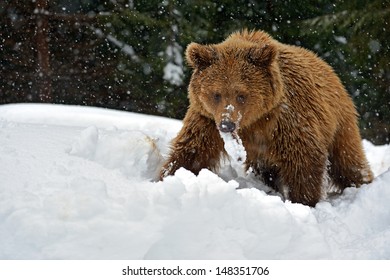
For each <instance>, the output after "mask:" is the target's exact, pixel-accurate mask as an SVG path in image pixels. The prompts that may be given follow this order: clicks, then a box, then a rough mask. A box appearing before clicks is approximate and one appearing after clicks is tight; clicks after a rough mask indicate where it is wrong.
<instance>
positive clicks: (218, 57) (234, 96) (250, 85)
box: [186, 40, 283, 132]
mask: <svg viewBox="0 0 390 280" xmlns="http://www.w3.org/2000/svg"><path fill="white" fill-rule="evenodd" d="M231 41H232V40H230V41H225V42H223V43H221V44H216V45H200V44H197V43H191V44H190V45H188V47H187V50H186V59H187V62H188V64H189V65H190V66H191V67H192V68H193V74H192V77H191V82H190V85H189V98H190V103H191V105H190V106H194V108H195V109H196V110H199V112H200V113H201V114H202V115H205V116H206V117H209V118H212V119H213V120H214V121H215V123H216V125H217V128H218V129H219V130H220V131H222V132H236V131H238V130H239V129H240V128H244V127H248V126H250V125H251V124H253V123H254V122H256V121H257V120H259V119H261V118H263V117H264V116H265V115H266V114H267V113H269V112H270V111H271V110H272V109H274V108H275V107H277V106H278V105H279V104H280V102H281V100H282V96H283V84H282V78H281V74H280V69H279V62H278V50H277V47H276V46H274V45H272V44H263V45H261V44H258V43H253V42H248V41H245V40H233V42H231Z"/></svg>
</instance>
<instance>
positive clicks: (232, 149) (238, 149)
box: [219, 132, 246, 177]
mask: <svg viewBox="0 0 390 280" xmlns="http://www.w3.org/2000/svg"><path fill="white" fill-rule="evenodd" d="M219 134H220V135H221V137H222V139H223V142H224V148H225V151H226V153H227V154H228V156H229V160H230V164H231V167H232V168H233V170H235V171H236V172H237V177H245V176H246V170H245V166H244V163H245V161H246V151H245V147H244V145H243V144H242V140H241V138H240V137H239V136H238V134H237V133H235V132H233V133H225V132H220V133H219Z"/></svg>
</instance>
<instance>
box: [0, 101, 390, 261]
mask: <svg viewBox="0 0 390 280" xmlns="http://www.w3.org/2000/svg"><path fill="white" fill-rule="evenodd" d="M180 127H181V122H179V121H175V120H169V119H165V118H160V117H152V116H145V115H139V114H133V113H125V112H117V111H111V110H106V109H97V108H88V107H78V106H60V105H34V104H33V105H26V104H24V105H3V106H0V155H1V157H0V165H1V169H0V178H1V179H0V259H389V258H390V209H389V207H388V201H389V200H390V171H389V167H390V146H388V145H386V146H374V145H372V144H371V143H369V142H368V141H364V147H365V150H366V153H367V156H368V159H369V161H370V163H371V166H372V168H373V171H374V173H375V175H376V176H377V177H376V179H375V181H374V182H373V183H372V184H370V185H365V186H363V187H361V188H360V189H355V188H349V189H347V190H346V191H345V192H344V193H343V194H342V195H340V196H337V197H333V198H331V199H328V200H327V201H323V202H320V203H319V204H317V206H316V207H315V208H309V207H307V206H303V205H301V204H292V203H290V202H283V201H282V200H281V199H280V197H279V196H277V195H270V194H267V193H266V192H265V191H266V188H265V187H260V188H259V189H257V188H240V189H237V187H238V185H239V184H238V183H237V182H236V181H235V180H230V181H227V180H223V179H222V178H221V177H223V178H225V179H226V177H229V176H231V177H234V176H233V175H232V174H228V176H218V175H216V174H214V173H212V172H210V171H207V170H203V171H201V172H200V174H199V176H195V175H193V174H192V173H191V172H189V171H187V170H185V169H180V170H178V171H177V173H176V175H175V176H171V177H168V178H167V179H166V180H165V181H164V182H154V180H153V179H154V178H155V176H156V170H157V169H158V167H159V166H160V165H161V162H162V157H163V156H164V155H166V153H167V152H168V143H169V141H170V140H171V139H172V138H173V137H174V136H175V135H176V133H177V131H178V130H179V129H180ZM225 175H226V174H225ZM241 180H243V179H242V178H241ZM242 183H243V182H240V185H242ZM244 183H245V182H244ZM246 183H247V185H248V186H252V185H253V184H254V182H252V181H250V179H247V182H246ZM264 190H265V191H264Z"/></svg>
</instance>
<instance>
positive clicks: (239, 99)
mask: <svg viewBox="0 0 390 280" xmlns="http://www.w3.org/2000/svg"><path fill="white" fill-rule="evenodd" d="M236 99H237V102H238V103H240V104H242V103H244V102H245V96H244V95H242V94H240V95H237V97H236Z"/></svg>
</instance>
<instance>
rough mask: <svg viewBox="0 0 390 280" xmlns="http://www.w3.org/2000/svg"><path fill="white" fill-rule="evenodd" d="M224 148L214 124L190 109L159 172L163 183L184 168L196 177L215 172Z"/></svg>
mask: <svg viewBox="0 0 390 280" xmlns="http://www.w3.org/2000/svg"><path fill="white" fill-rule="evenodd" d="M223 147H224V146H223V140H222V138H221V136H220V135H219V132H218V129H217V127H216V124H215V122H214V121H213V120H212V119H210V118H207V117H205V116H202V115H200V114H199V113H197V112H194V111H192V110H189V111H188V112H187V115H186V117H185V118H184V120H183V127H182V129H181V130H180V132H179V134H178V135H177V136H176V138H175V139H174V140H173V142H172V146H171V152H170V155H169V158H168V160H167V161H166V163H165V164H164V165H163V167H162V169H161V171H160V180H162V179H163V178H164V177H166V176H168V175H173V174H174V173H175V172H176V170H177V169H179V168H181V167H184V168H186V169H188V170H190V171H191V172H193V173H194V174H198V173H199V171H200V170H201V169H202V168H207V169H209V170H211V171H215V170H216V169H217V168H218V167H219V163H220V159H221V155H222V154H223V153H224V148H223Z"/></svg>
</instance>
